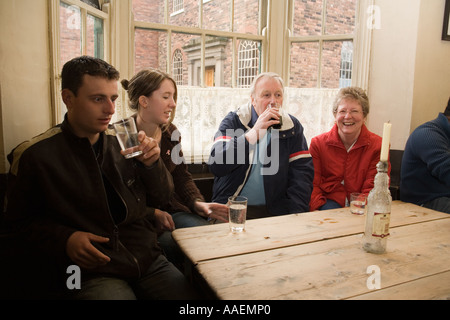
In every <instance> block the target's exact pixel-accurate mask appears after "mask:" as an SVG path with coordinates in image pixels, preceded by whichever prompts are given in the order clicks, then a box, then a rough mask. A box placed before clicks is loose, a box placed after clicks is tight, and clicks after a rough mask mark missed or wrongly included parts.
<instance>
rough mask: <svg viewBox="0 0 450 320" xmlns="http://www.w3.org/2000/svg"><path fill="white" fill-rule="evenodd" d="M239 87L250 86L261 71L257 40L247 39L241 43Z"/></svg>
mask: <svg viewBox="0 0 450 320" xmlns="http://www.w3.org/2000/svg"><path fill="white" fill-rule="evenodd" d="M238 55H239V58H238V63H239V66H238V87H239V88H249V87H250V85H251V84H252V81H253V79H254V78H255V77H256V76H257V75H258V73H259V49H258V43H257V42H255V41H250V40H245V41H242V42H241V43H240V44H239V53H238Z"/></svg>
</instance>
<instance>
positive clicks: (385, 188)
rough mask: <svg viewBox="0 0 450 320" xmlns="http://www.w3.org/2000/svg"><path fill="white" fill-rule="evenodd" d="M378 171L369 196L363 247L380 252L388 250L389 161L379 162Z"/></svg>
mask: <svg viewBox="0 0 450 320" xmlns="http://www.w3.org/2000/svg"><path fill="white" fill-rule="evenodd" d="M377 171H378V173H377V174H376V176H375V181H374V188H373V189H372V190H371V191H370V193H369V197H368V198H367V215H366V228H365V232H364V239H363V248H364V250H365V251H367V252H370V253H378V254H379V253H384V252H386V244H387V237H388V236H389V222H390V218H391V204H392V196H391V192H390V191H389V176H388V174H387V172H388V162H387V161H380V162H378V164H377Z"/></svg>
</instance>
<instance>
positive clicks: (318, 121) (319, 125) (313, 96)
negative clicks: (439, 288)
mask: <svg viewBox="0 0 450 320" xmlns="http://www.w3.org/2000/svg"><path fill="white" fill-rule="evenodd" d="M338 91H339V89H297V88H286V89H285V95H284V101H283V108H286V109H287V110H288V112H289V113H290V114H292V115H293V116H295V117H296V118H297V119H298V120H299V121H300V123H301V124H302V125H303V127H304V129H305V137H306V140H307V141H308V144H309V143H310V141H311V139H312V138H313V137H315V136H316V135H318V134H320V133H323V132H326V131H329V130H330V129H331V127H332V126H333V123H334V117H333V114H332V106H333V102H334V99H335V97H336V95H337V93H338ZM249 99H250V90H249V89H233V88H216V87H214V88H199V87H187V86H179V87H178V103H177V109H176V115H175V120H174V124H175V125H176V126H177V128H178V129H179V131H180V134H181V145H182V149H183V153H184V157H185V159H186V162H187V163H202V162H206V161H208V159H209V154H210V151H211V146H212V144H213V142H214V141H213V140H214V134H215V133H216V131H217V129H218V128H219V125H220V122H221V121H222V120H223V118H224V117H225V116H226V115H227V114H228V112H230V111H234V110H236V109H237V108H238V107H239V106H241V105H243V104H245V103H247V102H248V101H249ZM126 104H127V103H125V104H124V105H125V106H126ZM131 113H132V112H131V111H130V110H129V109H128V108H127V107H124V106H123V104H122V103H121V102H120V101H119V102H118V103H117V105H116V115H115V117H116V118H118V119H120V118H121V117H125V116H129V115H130V114H131Z"/></svg>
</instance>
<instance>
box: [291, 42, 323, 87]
mask: <svg viewBox="0 0 450 320" xmlns="http://www.w3.org/2000/svg"><path fill="white" fill-rule="evenodd" d="M318 77H319V43H318V42H303V43H293V44H292V47H291V70H290V81H289V86H290V87H294V88H317V82H318Z"/></svg>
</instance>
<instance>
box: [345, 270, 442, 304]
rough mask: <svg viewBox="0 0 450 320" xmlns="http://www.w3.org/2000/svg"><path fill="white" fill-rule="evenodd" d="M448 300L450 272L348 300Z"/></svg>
mask: <svg viewBox="0 0 450 320" xmlns="http://www.w3.org/2000/svg"><path fill="white" fill-rule="evenodd" d="M386 297H389V299H390V300H450V271H447V272H444V273H439V274H436V275H432V276H429V277H425V278H421V279H417V280H414V281H410V282H407V283H403V284H400V285H397V286H394V287H390V288H386V289H380V290H375V291H373V292H370V293H366V294H362V295H359V296H357V297H353V298H350V300H383V299H386Z"/></svg>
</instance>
